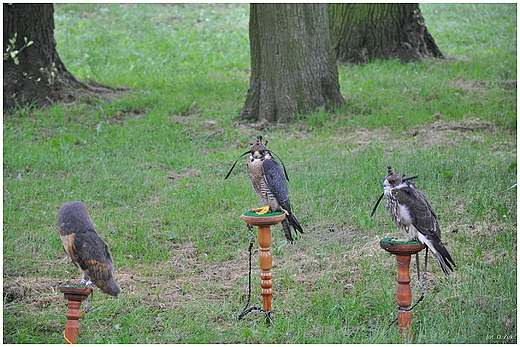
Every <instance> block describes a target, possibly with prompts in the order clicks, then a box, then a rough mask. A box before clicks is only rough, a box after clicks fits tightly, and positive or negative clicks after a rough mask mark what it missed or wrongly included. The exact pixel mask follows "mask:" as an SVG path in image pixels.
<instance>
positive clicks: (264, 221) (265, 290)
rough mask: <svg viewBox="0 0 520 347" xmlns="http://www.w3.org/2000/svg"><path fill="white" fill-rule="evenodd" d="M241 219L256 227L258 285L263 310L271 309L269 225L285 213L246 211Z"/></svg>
mask: <svg viewBox="0 0 520 347" xmlns="http://www.w3.org/2000/svg"><path fill="white" fill-rule="evenodd" d="M241 217H242V220H243V221H244V222H246V223H248V224H251V225H254V226H257V227H258V244H259V245H260V268H261V269H262V273H261V274H260V279H261V281H260V286H261V287H262V297H263V299H264V311H272V309H273V306H272V302H273V281H272V278H273V275H272V273H271V268H272V267H273V257H272V255H271V225H275V224H277V223H280V222H281V221H283V220H284V219H285V213H283V212H275V213H266V214H263V215H257V214H256V213H255V212H247V213H244V214H243V215H242V216H241Z"/></svg>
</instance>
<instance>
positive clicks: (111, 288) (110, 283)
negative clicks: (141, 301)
mask: <svg viewBox="0 0 520 347" xmlns="http://www.w3.org/2000/svg"><path fill="white" fill-rule="evenodd" d="M90 280H91V281H92V283H94V284H95V285H96V286H97V287H98V288H99V289H101V291H102V292H103V293H105V294H108V295H112V296H119V295H120V294H121V290H120V289H119V286H118V285H117V283H116V281H115V280H114V277H112V278H110V279H108V280H106V279H99V278H90Z"/></svg>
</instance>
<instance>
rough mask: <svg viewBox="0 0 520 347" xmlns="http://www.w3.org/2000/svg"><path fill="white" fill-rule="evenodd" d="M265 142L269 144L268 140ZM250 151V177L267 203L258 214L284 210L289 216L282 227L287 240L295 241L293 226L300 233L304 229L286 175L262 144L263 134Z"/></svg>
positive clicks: (257, 191)
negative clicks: (292, 200) (295, 210)
mask: <svg viewBox="0 0 520 347" xmlns="http://www.w3.org/2000/svg"><path fill="white" fill-rule="evenodd" d="M265 144H266V145H267V141H266V143H265ZM249 153H250V155H249V160H248V161H247V172H248V174H249V179H250V180H251V183H252V184H253V188H254V190H255V192H256V195H258V198H259V199H260V204H262V205H265V206H264V207H262V208H259V209H254V210H256V211H258V212H257V213H258V214H264V213H267V212H284V213H285V214H286V215H287V218H286V219H284V220H283V221H282V227H283V230H284V233H285V237H286V238H287V240H288V241H290V242H293V241H294V239H293V237H292V234H291V226H292V227H293V228H294V230H295V231H299V232H300V233H303V229H302V227H301V225H300V223H299V222H298V220H297V219H296V216H295V215H294V213H293V212H292V210H291V202H290V201H289V192H288V191H287V183H286V182H285V179H286V175H284V172H283V171H282V168H281V167H280V165H279V164H278V163H277V162H276V160H275V159H274V158H273V157H272V156H271V153H270V152H269V150H268V149H267V148H266V147H265V145H264V144H262V136H260V135H259V136H257V137H256V143H255V144H253V145H252V146H251V148H250V151H249Z"/></svg>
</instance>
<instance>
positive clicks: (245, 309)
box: [238, 224, 272, 324]
mask: <svg viewBox="0 0 520 347" xmlns="http://www.w3.org/2000/svg"><path fill="white" fill-rule="evenodd" d="M247 229H248V231H249V274H248V277H249V288H248V293H247V304H246V306H245V307H244V309H243V310H242V313H240V314H239V315H238V319H242V318H244V317H245V315H247V314H248V313H249V312H251V311H260V312H262V313H265V314H266V321H267V324H269V323H270V322H271V316H270V314H271V312H272V311H266V310H264V309H263V308H261V307H255V306H253V307H249V303H250V302H251V285H252V276H251V271H252V258H253V252H252V250H253V243H254V241H255V237H254V235H253V227H252V226H251V224H247Z"/></svg>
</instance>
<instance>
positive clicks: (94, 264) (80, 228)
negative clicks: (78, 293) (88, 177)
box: [58, 201, 120, 296]
mask: <svg viewBox="0 0 520 347" xmlns="http://www.w3.org/2000/svg"><path fill="white" fill-rule="evenodd" d="M58 226H59V232H60V238H61V242H62V243H63V249H64V250H65V253H67V254H68V255H69V257H70V258H71V259H72V262H73V263H74V265H76V266H77V267H78V269H80V270H81V272H83V279H82V280H81V284H85V285H86V286H90V285H91V284H92V283H94V284H95V285H96V286H97V287H98V288H99V289H101V291H102V292H103V293H106V294H109V295H112V296H118V295H119V294H120V290H119V286H118V285H117V283H116V281H115V280H114V277H113V276H112V271H114V262H113V261H112V257H111V256H110V251H109V250H108V246H107V245H106V244H105V242H103V240H102V239H101V238H100V237H99V235H98V234H97V233H96V230H95V229H94V225H93V224H92V221H91V219H90V216H89V215H88V212H87V208H86V207H85V204H83V203H82V202H79V201H70V202H67V203H66V204H64V205H63V206H62V207H61V209H60V212H59V213H58Z"/></svg>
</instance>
